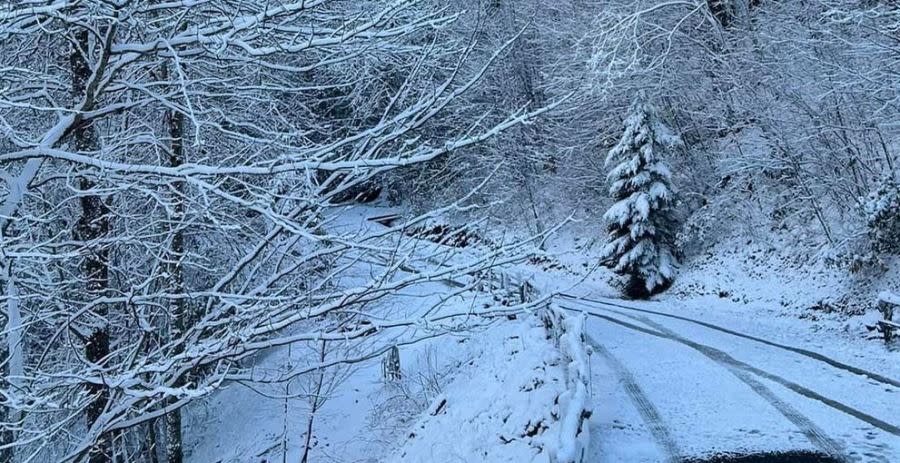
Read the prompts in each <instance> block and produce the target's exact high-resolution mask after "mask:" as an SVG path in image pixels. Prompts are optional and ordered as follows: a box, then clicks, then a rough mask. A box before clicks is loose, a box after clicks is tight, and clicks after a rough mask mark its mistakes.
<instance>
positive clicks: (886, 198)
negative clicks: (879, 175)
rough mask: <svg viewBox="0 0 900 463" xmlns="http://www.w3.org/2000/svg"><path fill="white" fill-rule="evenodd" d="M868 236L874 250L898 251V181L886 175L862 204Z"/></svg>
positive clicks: (899, 197)
mask: <svg viewBox="0 0 900 463" xmlns="http://www.w3.org/2000/svg"><path fill="white" fill-rule="evenodd" d="M863 211H864V213H865V218H866V227H867V231H868V234H869V238H870V239H871V241H872V245H873V247H874V248H875V250H876V251H880V252H889V253H892V254H897V253H900V182H898V181H897V180H896V178H895V177H894V176H888V177H886V178H884V179H882V180H881V182H879V184H878V186H877V187H876V188H875V189H874V190H873V191H872V192H871V193H869V196H868V198H866V201H865V204H864V205H863Z"/></svg>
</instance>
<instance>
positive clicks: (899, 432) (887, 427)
mask: <svg viewBox="0 0 900 463" xmlns="http://www.w3.org/2000/svg"><path fill="white" fill-rule="evenodd" d="M560 307H562V308H564V309H566V310H572V311H577V312H581V311H583V309H578V308H574V307H565V306H560ZM585 313H587V315H589V316H591V317H595V318H600V319H604V320H607V321H609V322H611V323H615V324H617V325H620V326H623V327H625V328H628V329H631V330H634V331H639V332H642V333H646V334H649V335H651V336H656V337H658V338H662V339H669V340H671V341H675V342H679V343H682V344H684V345H686V346H689V347H691V348H694V349H696V350H698V351H702V350H703V349H712V350H717V349H715V348H713V347H710V346H706V345H704V344H700V343H697V342H694V341H691V340H689V339H685V338H681V337H677V336H676V337H672V336H667V335H666V334H664V333H660V332H657V331H654V330H651V329H649V328H644V327H642V326H637V325H634V324H631V323H628V322H625V321H622V320H619V319H616V318H613V317H609V316H606V315H603V314H598V313H595V312H585ZM718 352H721V355H722V356H723V358H725V359H728V361H729V362H731V363H733V364H734V365H735V367H737V368H740V369H743V370H745V371H747V372H750V373H753V374H755V375H757V376H759V377H761V378H764V379H767V380H769V381H772V382H774V383H777V384H780V385H782V386H784V387H786V388H788V389H790V390H791V391H794V392H796V393H797V394H800V395H802V396H804V397H806V398H809V399H813V400H816V401H819V402H821V403H823V404H825V405H827V406H829V407H831V408H833V409H835V410H838V411H840V412H843V413H845V414H847V415H850V416H852V417H854V418H856V419H858V420H860V421H863V422H865V423H867V424H869V425H871V426H873V427H875V428H878V429H880V430H882V431H884V432H887V433H889V434H893V435H895V436H898V437H900V426H897V425H894V424H891V423H888V422H886V421H883V420H880V419H878V418H876V417H874V416H872V415H869V414H867V413H865V412H862V411H860V410H857V409H855V408H853V407H850V406H848V405H845V404H843V403H841V402H838V401H836V400H834V399H829V398H828V397H825V396H823V395H821V394H819V393H817V392H815V391H813V390H811V389H809V388H806V387H804V386H801V385H799V384H797V383H795V382H793V381H789V380H787V379H784V378H782V377H780V376H776V375H774V374H772V373H769V372H767V371H764V370H761V369H759V368H756V367H754V366H752V365H750V364H747V363H744V362H742V361H740V360H737V359H735V358H734V357H731V356H730V355H728V354H727V353H725V352H722V351H718Z"/></svg>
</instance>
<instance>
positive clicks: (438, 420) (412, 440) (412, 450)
mask: <svg viewBox="0 0 900 463" xmlns="http://www.w3.org/2000/svg"><path fill="white" fill-rule="evenodd" d="M577 320H578V318H574V319H572V320H566V321H564V323H565V325H566V326H565V330H564V333H563V334H562V335H561V337H560V339H559V342H560V349H559V350H557V349H555V348H553V345H552V344H550V343H548V342H547V332H546V330H545V328H544V327H543V326H542V325H541V323H540V320H538V319H537V318H536V317H526V318H524V319H523V320H521V321H516V322H513V323H505V324H503V325H500V326H497V327H495V328H493V329H492V330H491V331H490V332H487V333H484V335H483V336H481V337H479V339H478V343H477V344H474V343H473V344H470V348H474V349H475V351H476V353H475V354H474V355H473V360H472V361H470V362H469V363H467V364H465V365H463V367H462V368H461V369H460V370H459V371H458V372H457V373H456V376H455V379H454V380H453V381H452V382H451V383H450V384H449V385H448V386H447V389H446V390H445V392H444V394H443V395H442V396H441V397H439V398H437V399H436V401H435V404H434V405H433V406H432V407H430V410H431V411H430V413H428V414H426V415H425V416H423V418H422V419H421V420H420V421H419V422H418V423H416V425H415V426H413V427H412V430H411V431H410V433H409V435H408V439H407V441H406V442H405V443H404V444H403V446H402V447H401V448H400V449H399V450H398V451H397V452H396V453H395V454H394V455H393V456H392V457H391V458H389V459H388V460H387V461H388V462H391V463H401V462H425V461H435V462H438V461H448V462H449V461H490V462H522V463H525V462H559V463H569V462H577V461H580V459H579V458H580V457H581V451H582V448H584V447H585V446H586V444H587V442H588V440H587V439H588V436H589V434H588V432H587V431H588V430H587V428H586V427H584V428H582V423H581V417H582V416H583V411H584V410H585V409H586V407H588V403H587V389H586V383H585V380H586V379H587V378H586V377H582V376H581V375H583V374H586V372H587V369H586V368H587V364H586V360H585V356H584V352H583V347H582V346H581V342H580V331H578V330H579V329H580V324H579V323H578V321H577Z"/></svg>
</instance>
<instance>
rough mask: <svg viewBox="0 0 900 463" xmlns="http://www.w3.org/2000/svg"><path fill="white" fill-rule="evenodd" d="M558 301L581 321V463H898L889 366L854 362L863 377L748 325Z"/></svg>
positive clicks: (896, 406)
mask: <svg viewBox="0 0 900 463" xmlns="http://www.w3.org/2000/svg"><path fill="white" fill-rule="evenodd" d="M559 303H560V305H561V306H563V307H564V308H566V309H570V310H573V311H578V312H585V313H586V314H587V315H588V318H589V320H588V324H587V327H586V332H587V334H588V336H589V339H588V342H589V343H590V344H591V345H592V347H593V350H594V354H593V356H592V360H591V368H592V370H593V371H592V377H593V378H592V379H593V381H592V382H593V384H592V388H593V390H592V394H593V397H594V401H595V418H594V424H593V426H592V429H593V435H592V438H591V442H592V445H593V448H592V449H591V450H592V458H589V459H588V461H592V462H610V463H613V462H617V463H618V462H629V463H640V462H682V461H700V460H701V459H702V458H704V457H709V456H710V455H714V454H729V453H735V454H754V453H764V452H782V451H810V452H816V453H820V454H826V455H830V456H831V459H830V460H827V461H841V462H883V463H895V462H900V381H898V379H897V377H898V376H897V375H896V368H887V367H886V368H884V369H878V368H875V367H873V365H872V364H871V363H869V362H862V361H861V362H860V363H861V364H863V365H865V368H863V367H860V366H858V365H859V364H856V363H853V364H852V363H851V362H849V361H847V359H846V358H845V357H843V356H840V355H834V354H833V353H832V352H830V351H827V352H825V353H819V352H818V351H814V350H812V349H809V348H807V346H805V345H803V346H798V347H795V346H794V345H792V344H789V343H787V342H784V341H772V340H769V339H767V338H764V337H760V336H757V335H753V334H751V333H758V332H768V331H766V329H759V330H752V329H748V324H752V323H754V321H753V320H748V319H735V320H734V323H729V322H728V320H727V317H726V319H725V320H724V321H723V320H722V319H720V318H717V319H716V323H715V324H713V323H709V322H708V321H706V320H705V319H704V318H703V317H702V316H701V315H697V314H691V313H688V314H685V313H683V312H675V311H669V310H667V309H666V308H664V307H661V306H655V305H654V306H650V307H647V306H635V305H631V304H617V303H616V302H614V301H610V300H599V299H584V298H567V297H563V298H561V299H560V300H559ZM610 303H612V305H611V304H610ZM735 327H739V328H735ZM765 328H768V327H765ZM826 350H827V349H826ZM885 370H886V371H887V373H885V372H884V371H885ZM741 461H744V460H741ZM761 461H762V460H761ZM795 461H799V460H795ZM810 461H818V460H810ZM821 461H826V460H821Z"/></svg>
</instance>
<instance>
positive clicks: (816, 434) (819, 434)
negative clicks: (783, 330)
mask: <svg viewBox="0 0 900 463" xmlns="http://www.w3.org/2000/svg"><path fill="white" fill-rule="evenodd" d="M610 312H613V313H616V314H618V315H621V316H624V317H628V318H631V319H632V320H635V321H638V322H640V323H643V324H645V325H647V326H649V327H651V328H653V329H655V330H657V331H659V332H660V333H663V334H665V335H667V336H670V337H673V338H678V339H680V340H681V342H682V343H683V341H686V339H685V338H684V337H682V336H680V335H679V334H677V333H675V332H674V331H672V330H670V329H668V328H666V327H665V326H662V325H660V324H659V323H656V322H654V321H653V320H650V319H648V318H647V317H644V316H640V315H637V316H635V315H629V314H625V313H622V312H618V311H615V310H610ZM691 347H693V346H691ZM693 348H694V349H695V350H697V352H699V353H701V354H703V356H705V357H706V358H708V359H710V360H712V361H713V362H716V363H718V364H719V365H721V366H722V367H724V368H725V369H727V370H728V371H729V372H730V373H731V374H733V375H734V376H735V377H737V378H738V379H740V380H741V381H742V382H743V383H744V384H746V385H747V386H749V387H750V389H753V392H755V393H756V394H757V395H759V396H760V397H762V398H763V399H765V400H766V402H769V404H771V405H772V406H773V407H774V408H775V409H776V410H778V413H780V414H781V415H782V416H784V417H785V418H787V420H788V421H790V422H791V423H793V424H794V426H796V427H797V429H798V430H800V432H801V433H803V435H804V436H806V438H807V439H809V441H810V442H811V443H812V444H813V445H815V446H816V447H817V448H818V449H819V450H821V451H822V452H824V453H825V454H827V455H829V456H831V457H834V458H836V459H838V460H839V461H842V462H847V461H849V459H848V458H847V456H846V452H845V451H844V449H843V446H842V445H841V444H839V443H838V442H837V441H835V440H834V439H832V438H831V437H829V436H828V434H827V433H826V432H825V431H824V430H823V429H822V428H820V427H819V426H817V425H816V424H815V423H813V422H812V420H810V419H809V418H808V417H806V415H803V414H802V413H800V411H798V410H797V409H796V408H794V407H793V406H791V405H790V404H788V403H787V402H785V401H783V400H781V399H780V398H778V396H776V395H775V394H774V393H773V392H772V390H771V389H769V388H768V387H766V386H765V385H764V384H762V383H761V382H759V381H757V380H756V378H754V377H753V375H752V374H751V373H750V372H749V371H747V370H745V369H743V368H741V366H740V365H738V363H739V361H737V360H736V359H734V358H733V357H731V356H730V355H728V354H727V353H725V352H723V351H721V350H719V349H715V348H712V347H707V346H702V347H701V346H700V345H698V346H697V347H693Z"/></svg>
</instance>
